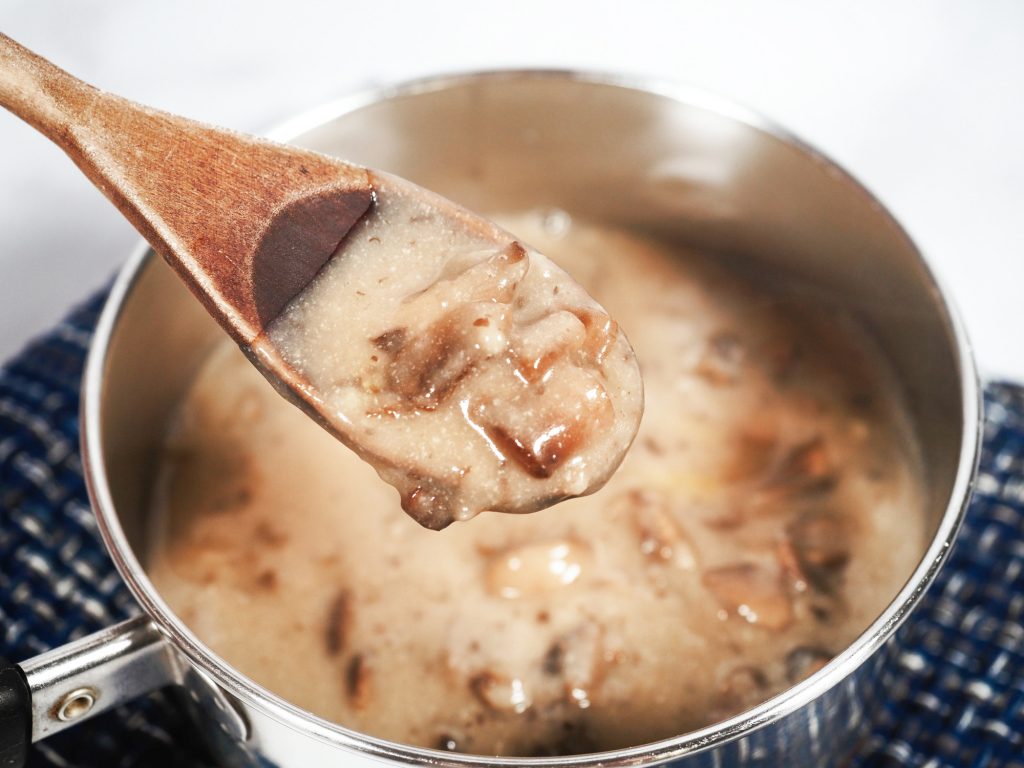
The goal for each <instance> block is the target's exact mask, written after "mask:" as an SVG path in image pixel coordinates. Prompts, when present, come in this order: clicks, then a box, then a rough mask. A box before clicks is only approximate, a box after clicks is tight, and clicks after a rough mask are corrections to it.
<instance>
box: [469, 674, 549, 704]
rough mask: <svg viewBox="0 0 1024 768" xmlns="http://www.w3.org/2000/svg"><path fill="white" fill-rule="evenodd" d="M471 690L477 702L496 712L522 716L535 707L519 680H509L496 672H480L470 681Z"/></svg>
mask: <svg viewBox="0 0 1024 768" xmlns="http://www.w3.org/2000/svg"><path fill="white" fill-rule="evenodd" d="M469 689H470V691H472V693H473V696H475V697H476V699H477V701H479V702H480V703H481V704H483V705H484V706H485V707H487V709H489V710H491V711H494V712H506V713H514V714H522V713H523V712H526V710H528V709H529V708H530V707H531V706H533V700H532V698H531V697H530V694H529V693H528V692H527V690H526V688H525V686H524V685H523V681H522V680H520V679H519V678H508V677H505V676H503V675H499V674H497V673H495V672H491V671H484V672H478V673H477V674H475V675H473V677H471V678H470V679H469Z"/></svg>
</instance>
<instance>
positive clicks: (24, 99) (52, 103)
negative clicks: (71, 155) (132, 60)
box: [0, 32, 102, 149]
mask: <svg viewBox="0 0 1024 768" xmlns="http://www.w3.org/2000/svg"><path fill="white" fill-rule="evenodd" d="M101 96H102V94H101V93H100V92H99V91H98V90H96V89H95V88H93V87H92V86H89V85H86V84H85V83H83V82H82V81H81V80H79V79H77V78H75V77H72V76H71V75H69V74H68V73H67V72H65V71H63V70H62V69H59V68H58V67H56V66H54V65H53V64H51V63H50V62H48V61H47V60H46V59H44V58H42V57H40V56H37V55H36V54H34V53H32V51H30V50H28V49H27V48H25V47H23V46H21V45H19V44H18V43H16V42H14V41H13V40H11V38H9V37H7V35H5V34H3V33H2V32H0V106H3V107H6V108H7V109H9V110H10V111H11V112H13V113H14V114H15V115H17V116H18V117H20V118H21V119H22V120H24V121H25V122H26V123H28V124H29V125H31V126H32V127H33V128H35V129H36V130H38V131H40V132H41V133H43V134H44V135H46V136H47V137H48V138H50V139H51V140H52V141H54V142H56V143H57V144H59V145H61V146H62V147H65V149H66V148H67V144H68V142H70V141H72V137H71V126H72V125H73V124H74V123H75V122H77V121H78V120H79V119H80V115H81V113H82V111H83V110H84V109H87V108H88V106H89V104H90V102H92V101H93V100H95V99H97V98H100V97H101Z"/></svg>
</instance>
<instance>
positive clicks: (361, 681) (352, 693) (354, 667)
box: [345, 653, 373, 709]
mask: <svg viewBox="0 0 1024 768" xmlns="http://www.w3.org/2000/svg"><path fill="white" fill-rule="evenodd" d="M372 680H373V674H372V671H371V669H370V665H369V664H368V663H367V661H366V657H365V656H364V655H363V654H361V653H356V654H353V655H352V658H351V659H349V662H348V665H347V666H346V667H345V694H346V696H348V701H349V703H350V704H351V705H352V706H353V707H355V708H356V709H365V708H366V706H367V704H369V702H370V693H371V691H370V687H371V683H372Z"/></svg>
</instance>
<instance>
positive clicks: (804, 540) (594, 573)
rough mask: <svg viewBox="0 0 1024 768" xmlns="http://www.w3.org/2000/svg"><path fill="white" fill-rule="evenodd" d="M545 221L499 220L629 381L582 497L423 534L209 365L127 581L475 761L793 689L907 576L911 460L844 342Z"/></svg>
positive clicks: (568, 744) (241, 660)
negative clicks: (137, 574)
mask: <svg viewBox="0 0 1024 768" xmlns="http://www.w3.org/2000/svg"><path fill="white" fill-rule="evenodd" d="M544 221H545V219H544V217H541V216H538V215H524V216H517V217H506V218H505V219H503V222H504V224H505V226H507V227H508V229H509V230H510V231H512V232H514V233H516V234H517V235H518V236H520V237H523V238H524V239H525V240H526V241H528V242H530V243H533V244H534V245H535V246H537V247H538V248H540V249H541V250H543V251H544V252H545V253H548V254H550V255H551V256H552V258H553V259H555V260H556V261H557V262H558V263H559V264H560V265H561V266H563V267H564V268H566V269H567V270H569V271H570V272H571V273H572V274H573V276H574V277H576V278H577V279H579V280H580V281H581V282H582V283H583V285H584V286H585V287H586V288H587V290H588V291H589V292H590V293H591V294H592V295H593V296H595V297H596V298H598V299H599V300H600V301H601V302H602V303H603V305H604V306H605V307H607V308H608V310H609V312H610V313H611V314H612V315H613V316H614V317H616V318H617V319H618V321H619V322H620V323H621V324H622V327H623V328H624V329H625V330H626V332H627V333H628V334H629V337H630V339H631V341H632V343H633V345H634V347H635V349H636V351H637V354H638V356H639V358H640V360H641V363H642V366H643V375H644V382H645V388H646V399H647V406H646V411H647V412H646V416H645V418H644V422H643V424H642V425H641V428H640V431H639V434H638V436H637V439H636V441H635V443H634V445H633V448H632V450H631V451H630V452H629V454H628V455H627V457H626V459H625V461H624V462H623V463H622V466H621V467H620V469H619V471H618V472H616V473H615V475H614V476H613V477H612V478H611V479H610V480H609V482H608V483H607V485H606V486H605V487H604V488H602V489H601V490H600V491H598V492H596V493H594V494H592V495H590V496H586V497H584V498H579V499H573V500H570V501H567V502H564V503H562V504H559V505H558V506H556V507H553V508H551V509H547V510H543V511H541V512H538V513H536V514H534V515H529V516H526V517H509V516H506V515H493V514H492V515H482V516H480V517H478V518H477V519H476V520H474V521H473V522H472V523H470V524H468V525H464V526H453V527H451V528H449V529H447V530H445V531H444V532H442V533H434V532H431V531H426V530H423V529H422V528H420V527H419V526H417V525H415V524H414V523H413V522H412V521H410V520H409V519H408V518H407V517H406V516H405V515H404V514H403V513H402V511H401V509H399V506H398V504H397V503H396V500H395V499H394V497H393V492H392V491H391V490H390V489H388V488H387V487H386V486H384V485H383V484H382V483H380V482H379V480H378V479H377V478H376V477H375V476H374V474H373V471H372V470H371V469H370V467H369V466H367V465H366V464H364V463H363V462H362V461H360V460H359V459H358V458H357V457H356V456H355V455H354V454H352V453H351V452H350V451H348V450H346V449H345V448H344V447H343V446H341V445H340V444H338V443H337V442H336V441H334V440H332V438H331V437H330V436H329V435H328V434H327V433H326V432H324V431H323V430H320V429H318V428H317V427H316V426H314V425H313V424H312V423H310V422H309V420H308V419H306V418H305V417H304V416H302V415H301V414H300V413H298V412H297V411H295V410H294V409H291V408H289V407H288V406H287V405H286V404H284V403H283V402H282V401H280V400H279V398H277V397H276V395H275V394H274V393H273V392H272V391H271V390H270V388H269V387H267V386H266V384H265V383H264V382H263V381H262V379H261V378H260V377H259V375H258V374H257V373H256V372H255V371H254V370H253V369H252V367H251V366H250V365H248V364H247V362H246V361H245V360H244V359H243V358H242V356H241V355H240V354H239V353H238V352H237V351H236V350H234V349H233V348H231V347H230V346H229V345H227V344H225V345H224V347H223V348H222V349H219V350H218V351H217V352H216V353H215V354H213V355H212V356H211V358H210V359H209V361H208V362H207V364H206V365H205V367H204V369H203V370H202V371H201V373H200V374H199V376H198V378H197V379H196V382H195V384H194V386H193V388H192V389H191V391H190V392H189V394H188V396H187V398H186V399H185V402H184V403H183V404H182V407H181V409H180V412H179V413H178V416H177V420H176V423H175V424H174V427H173V430H172V432H171V435H170V437H169V440H168V443H167V449H166V453H165V457H164V466H163V473H162V478H163V479H162V484H161V487H160V489H159V492H158V494H157V499H156V504H157V506H158V509H157V510H155V513H156V514H157V515H158V517H159V518H160V519H161V520H162V521H163V528H162V530H161V531H160V534H159V536H158V541H157V543H156V546H155V549H154V551H153V556H152V558H151V561H150V562H151V568H150V573H151V576H152V578H153V581H154V583H155V584H156V586H157V588H158V589H159V590H160V592H161V594H162V595H163V596H164V597H165V598H166V599H167V601H168V603H169V604H170V605H171V606H172V608H173V609H174V610H175V611H177V612H178V614H179V615H180V616H181V618H182V619H183V620H184V621H185V622H186V623H187V624H188V625H189V626H190V627H191V628H192V629H193V630H194V631H195V633H196V634H197V635H198V636H199V638H201V639H202V640H203V641H204V642H206V643H207V644H209V646H210V647H211V648H212V649H213V650H214V651H215V652H217V653H218V654H220V655H221V656H222V657H223V658H225V659H226V660H227V661H228V662H230V663H231V664H233V665H234V666H235V667H237V668H238V669H240V670H241V671H242V672H243V673H245V674H247V675H249V676H251V677H252V678H253V679H255V680H256V681H258V682H259V683H261V684H263V685H265V686H266V687H267V688H269V689H270V690H272V691H274V692H275V693H277V694H280V695H281V696H283V697H285V698H286V699H288V700H290V701H292V702H294V703H295V704H297V705H299V706H301V707H305V708H307V709H309V710H310V711H312V712H315V713H316V714H319V715H321V716H323V717H326V718H328V719H330V720H334V721H337V722H339V723H341V724H343V725H345V726H348V727H351V728H354V729H356V730H359V731H363V732H366V733H369V734H373V735H375V736H380V737H385V738H389V739H393V740H396V741H399V742H404V743H407V744H416V745H422V746H428V747H437V748H439V749H452V750H460V751H465V752H472V753H482V754H505V755H542V754H569V753H577V752H589V751H594V750H604V749H612V748H617V747H623V746H628V745H636V744H641V743H644V742H648V741H652V740H655V739H659V738H665V737H670V736H673V735H677V734H680V733H683V732H685V731H688V730H691V729H694V728H697V727H700V726H704V725H707V724H709V723H712V722H714V721H716V720H719V719H721V718H723V717H726V716H728V715H730V714H733V713H736V712H738V711H740V710H743V709H745V708H748V707H750V706H752V705H755V704H757V703H759V702H761V701H764V700H765V699H767V698H768V697H770V696H771V695H773V694H774V693H776V692H779V691H781V690H782V689H784V688H787V687H789V686H790V685H792V684H793V683H795V682H797V681H799V680H801V679H802V678H804V677H806V676H807V675H809V674H811V673H812V672H813V671H815V670H816V669H818V668H820V667H821V666H822V665H823V664H825V663H827V661H828V660H829V659H830V658H831V657H832V656H833V655H834V654H836V653H838V652H839V651H840V650H842V649H843V648H844V647H846V646H847V645H848V644H849V643H850V642H851V641H852V640H853V639H854V638H855V637H856V636H857V635H858V634H859V633H860V632H861V631H863V630H864V629H865V628H866V627H867V626H868V625H869V624H870V622H871V621H872V620H873V619H874V618H875V617H876V616H877V615H878V614H879V613H880V612H881V611H882V609H883V608H884V607H885V605H886V604H887V603H888V602H889V601H890V599H891V598H892V597H893V596H894V595H895V593H896V592H897V590H898V589H899V587H900V586H901V585H902V584H903V583H904V581H905V580H906V578H907V577H908V576H909V574H910V572H911V571H912V569H913V567H914V565H915V563H916V561H917V559H918V557H919V555H920V552H921V550H922V547H923V542H924V527H923V526H924V522H923V517H924V516H923V494H922V492H921V480H920V472H919V465H918V459H917V453H916V450H915V448H914V443H913V440H912V436H911V433H910V430H909V428H908V427H907V425H906V424H907V423H906V420H905V418H904V415H903V409H902V407H901V405H900V402H899V398H898V396H897V394H896V390H895V387H894V386H893V384H892V382H891V380H890V377H889V375H888V373H887V372H886V370H887V369H886V367H885V365H884V363H883V361H882V360H881V359H880V357H878V356H876V354H875V353H874V352H873V351H872V347H871V345H870V343H869V342H868V340H867V339H866V337H865V336H864V335H863V333H861V332H860V331H859V329H858V328H857V327H856V326H855V325H854V324H853V323H852V322H849V321H847V320H845V319H844V318H843V317H842V315H841V313H839V312H836V311H834V310H831V311H830V309H829V308H820V307H815V306H812V305H810V304H801V303H798V302H794V301H792V300H787V299H781V298H777V297H775V296H773V295H771V294H769V293H767V292H765V290H764V289H763V288H761V287H760V286H758V285H756V284H754V283H749V282H746V281H744V280H743V279H742V278H740V277H737V276H735V275H733V274H730V273H729V272H727V271H725V270H724V269H721V268H719V267H717V266H715V265H714V263H713V262H712V261H711V260H710V259H707V258H704V257H701V256H699V255H694V254H690V253H687V252H686V251H685V250H683V249H680V248H678V247H670V246H667V245H665V244H662V243H659V242H655V241H652V240H647V239H644V238H642V237H638V236H635V235H632V234H629V233H624V232H620V231H613V230H607V229H602V228H598V227H593V226H587V225H583V224H579V223H574V224H573V225H572V226H571V227H568V228H567V229H566V228H564V227H558V228H556V229H552V228H549V227H545V226H544ZM563 230H564V231H563ZM364 335H365V334H364Z"/></svg>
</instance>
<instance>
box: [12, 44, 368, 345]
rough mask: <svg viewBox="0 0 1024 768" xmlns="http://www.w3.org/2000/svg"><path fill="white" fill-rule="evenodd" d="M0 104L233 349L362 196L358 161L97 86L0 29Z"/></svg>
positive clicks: (262, 322) (255, 331) (298, 281)
mask: <svg viewBox="0 0 1024 768" xmlns="http://www.w3.org/2000/svg"><path fill="white" fill-rule="evenodd" d="M0 105H2V106H4V107H6V108H7V109H9V110H10V111H11V112H13V113H14V114H15V115H17V116H18V117H20V118H21V119H23V120H24V121H26V122H27V123H29V124H30V125H32V126H33V127H34V128H36V129H37V130H39V131H40V132H42V133H43V134H44V135H46V136H47V137H48V138H49V139H50V140H51V141H53V142H54V143H55V144H57V145H58V146H60V147H61V149H63V150H64V151H65V152H66V153H67V154H68V155H69V156H70V157H71V159H72V160H74V161H75V163H76V164H77V165H78V167H79V168H81V169H82V171H83V172H84V173H85V175H86V176H88V177H89V179H90V180H91V181H92V182H93V184H95V185H96V186H97V187H98V188H99V189H100V191H102V192H103V194H105V195H106V196H107V197H108V198H110V200H111V201H112V202H113V203H114V205H116V206H117V208H118V210H120V211H121V213H122V214H124V216H125V217H126V218H127V219H128V220H129V221H130V222H131V223H132V224H133V225H134V226H135V228H136V229H138V230H139V232H140V233H141V234H142V236H143V237H145V238H146V240H148V241H149V243H150V244H151V245H152V246H153V248H154V249H155V250H156V251H157V252H158V253H159V254H160V255H161V256H162V257H163V258H164V259H166V260H167V262H168V263H169V264H170V265H171V266H172V267H173V268H174V269H175V270H176V271H177V273H178V274H179V275H180V276H181V278H182V279H183V280H184V281H185V283H186V284H187V285H188V287H189V288H190V289H191V290H192V292H193V293H194V294H195V295H196V296H197V297H198V298H199V300H200V301H201V302H202V303H203V304H204V305H205V306H206V308H207V310H209V312H210V314H211V315H213V316H214V317H215V318H216V319H217V321H218V322H219V323H220V324H221V325H222V326H223V327H224V328H225V330H227V332H228V333H230V334H231V336H232V337H233V338H234V339H235V341H237V342H238V343H239V344H240V345H242V346H243V347H248V346H250V345H251V344H252V342H253V341H254V340H255V339H256V338H257V337H259V335H260V334H261V333H262V332H263V330H264V329H265V327H266V326H267V325H268V324H269V323H270V322H271V321H272V320H273V319H274V318H275V317H277V316H278V314H280V312H281V309H282V308H283V307H284V306H285V304H287V303H288V301H290V300H291V299H292V298H293V297H294V296H295V295H296V294H298V293H299V291H301V290H302V288H303V287H305V286H306V284H307V283H308V282H309V280H310V279H311V278H312V277H313V275H315V274H316V272H317V271H318V270H319V269H320V268H321V267H322V266H323V264H324V263H325V262H326V261H327V259H328V258H329V257H330V255H331V254H332V253H333V252H334V251H335V250H336V248H337V247H338V243H339V242H340V241H341V239H342V238H343V237H344V236H345V234H346V233H347V232H348V231H349V229H350V228H351V227H352V225H353V224H354V223H355V222H356V221H357V220H358V219H359V218H360V217H361V216H362V215H363V214H364V213H365V212H366V211H367V209H368V208H369V207H370V205H371V203H372V201H373V188H372V186H371V180H370V177H369V175H368V173H367V171H366V169H365V168H360V167H358V166H355V165H351V164H349V163H345V162H342V161H340V160H336V159H334V158H330V157H326V156H324V155H320V154H317V153H315V152H309V151H306V150H302V149H297V148H295V147H287V146H282V145H279V144H274V143H272V142H269V141H264V140H261V139H257V138H254V137H251V136H245V135H242V134H239V133H234V132H231V131H227V130H224V129H221V128H213V127H210V126H207V125H203V124H201V123H197V122H195V121H192V120H186V119H185V118H182V117H177V116H175V115H170V114H167V113H165V112H159V111H157V110H154V109H150V108H148V107H144V106H142V105H140V104H135V103H133V102H131V101H128V100H127V99H123V98H121V97H119V96H115V95H113V94H109V93H104V92H103V91H99V90H97V89H96V88H93V87H92V86H90V85H87V84H86V83H83V82H82V81H81V80H78V79H77V78H75V77H72V76H71V75H69V74H68V73H67V72H64V71H63V70H61V69H59V68H58V67H56V66H54V65H53V64H51V63H50V62H48V61H46V60H45V59H43V58H41V57H39V56H37V55H35V54H34V53H32V52H31V51H29V50H27V49H26V48H24V47H22V46H21V45H19V44H18V43H16V42H14V41H13V40H11V39H10V38H9V37H6V36H5V35H3V34H0Z"/></svg>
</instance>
